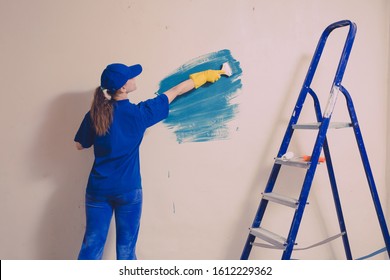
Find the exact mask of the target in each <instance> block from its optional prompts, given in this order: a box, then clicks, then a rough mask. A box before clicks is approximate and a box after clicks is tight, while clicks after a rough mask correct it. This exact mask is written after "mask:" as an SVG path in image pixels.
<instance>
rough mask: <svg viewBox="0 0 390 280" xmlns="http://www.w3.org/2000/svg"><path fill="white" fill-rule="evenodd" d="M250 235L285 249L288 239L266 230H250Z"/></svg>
mask: <svg viewBox="0 0 390 280" xmlns="http://www.w3.org/2000/svg"><path fill="white" fill-rule="evenodd" d="M249 230H250V234H252V235H254V236H256V237H258V238H260V239H262V240H264V241H267V242H268V243H270V244H273V245H275V246H276V247H283V246H285V245H286V241H287V239H286V238H284V237H282V236H280V235H277V234H276V233H273V232H271V231H269V230H266V229H264V228H261V227H259V228H250V229H249Z"/></svg>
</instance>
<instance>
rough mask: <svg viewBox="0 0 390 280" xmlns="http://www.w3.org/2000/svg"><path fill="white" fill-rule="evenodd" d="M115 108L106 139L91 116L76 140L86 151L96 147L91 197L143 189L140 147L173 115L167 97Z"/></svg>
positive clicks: (89, 187) (122, 102)
mask: <svg viewBox="0 0 390 280" xmlns="http://www.w3.org/2000/svg"><path fill="white" fill-rule="evenodd" d="M113 106H114V111H113V122H112V124H111V126H110V128H109V130H108V132H107V133H106V134H105V135H104V136H98V135H96V133H95V130H94V128H93V125H92V119H91V115H90V112H88V113H87V114H86V115H85V117H84V119H83V121H82V123H81V125H80V128H79V130H78V131H77V133H76V136H75V138H74V141H76V142H79V143H80V144H81V145H82V146H83V147H84V148H89V147H91V146H92V145H93V146H94V154H95V161H94V163H93V166H92V170H91V173H90V175H89V179H88V185H87V193H90V194H109V195H111V194H113V195H114V194H120V193H123V192H127V191H129V190H131V189H139V188H141V187H142V185H141V172H140V162H139V146H140V144H141V141H142V138H143V135H144V132H145V130H146V129H147V128H148V127H150V126H152V125H154V124H156V123H158V122H159V121H161V120H163V119H165V118H166V117H167V116H168V112H169V102H168V97H167V96H166V95H165V94H161V95H159V96H157V97H155V98H153V99H149V100H146V101H144V102H141V103H139V104H138V105H135V104H132V103H130V101H129V100H128V99H126V100H120V101H116V102H115V103H114V104H113Z"/></svg>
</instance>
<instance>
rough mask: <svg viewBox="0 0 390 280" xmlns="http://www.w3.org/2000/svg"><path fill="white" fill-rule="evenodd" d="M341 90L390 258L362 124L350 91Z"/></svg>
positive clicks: (389, 246)
mask: <svg viewBox="0 0 390 280" xmlns="http://www.w3.org/2000/svg"><path fill="white" fill-rule="evenodd" d="M340 91H341V92H342V93H343V94H344V96H345V98H346V101H347V107H348V112H349V115H350V118H351V122H352V127H353V130H354V133H355V138H356V142H357V145H358V148H359V152H360V157H361V159H362V163H363V166H364V171H365V173H366V178H367V182H368V185H369V188H370V192H371V196H372V200H373V203H374V206H375V210H376V213H377V216H378V221H379V225H380V228H381V231H382V235H383V239H384V241H385V244H386V249H387V254H388V256H389V258H390V236H389V230H388V227H387V224H386V219H385V215H384V213H383V210H382V206H381V203H380V199H379V195H378V191H377V188H376V185H375V181H374V176H373V174H372V170H371V166H370V162H369V160H368V155H367V151H366V148H365V145H364V141H363V136H362V133H361V131H360V126H359V122H358V119H357V115H356V112H355V107H354V105H353V102H352V98H351V96H350V94H349V93H348V91H347V90H346V89H345V88H344V87H341V88H340Z"/></svg>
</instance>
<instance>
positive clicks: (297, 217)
mask: <svg viewBox="0 0 390 280" xmlns="http://www.w3.org/2000/svg"><path fill="white" fill-rule="evenodd" d="M348 25H349V26H350V29H349V32H348V35H347V39H346V41H345V44H344V48H343V51H342V54H341V58H340V62H339V65H338V68H337V71H336V74H335V78H334V81H333V85H332V88H331V93H330V98H329V101H328V104H327V108H326V109H325V112H324V116H323V117H322V122H321V125H320V127H319V132H318V135H317V139H316V142H315V144H314V148H313V151H312V155H311V162H312V164H310V167H309V169H308V171H307V173H306V176H305V179H304V182H303V186H302V190H301V194H300V196H299V205H298V208H297V210H296V211H295V214H294V218H293V222H292V224H291V228H290V231H289V234H288V238H287V245H286V249H285V250H284V252H283V255H282V259H283V260H286V259H290V258H291V254H292V250H293V247H294V244H295V240H296V237H297V234H298V229H299V225H300V223H301V220H302V216H303V212H304V210H305V206H306V202H307V199H308V196H309V192H310V187H311V184H312V181H313V177H314V173H315V170H316V168H317V164H316V163H317V162H318V159H319V157H320V154H321V151H322V147H323V144H324V141H325V137H326V132H327V130H328V127H329V123H330V119H331V116H332V113H333V109H334V106H335V101H336V99H337V95H338V90H339V89H338V86H339V84H341V81H342V79H343V75H344V71H345V68H346V65H347V62H348V58H349V54H350V51H351V48H352V44H353V41H354V38H355V34H356V25H355V24H354V23H352V22H351V21H348V20H344V21H339V22H336V23H333V24H331V25H329V26H328V27H327V28H326V29H325V30H324V32H323V33H322V35H321V38H320V42H319V44H318V47H317V49H316V52H315V55H314V57H313V61H312V64H311V65H310V68H309V72H308V75H307V77H306V79H305V82H304V87H306V88H307V89H309V87H310V83H311V81H312V78H313V76H314V72H315V70H316V67H317V65H318V63H319V58H320V55H319V56H318V55H317V54H318V53H322V51H323V49H324V46H325V43H326V40H327V38H328V36H329V34H330V33H331V32H332V31H333V30H335V29H336V28H340V27H344V26H348ZM306 92H307V91H306ZM300 109H301V108H300ZM313 163H314V164H313Z"/></svg>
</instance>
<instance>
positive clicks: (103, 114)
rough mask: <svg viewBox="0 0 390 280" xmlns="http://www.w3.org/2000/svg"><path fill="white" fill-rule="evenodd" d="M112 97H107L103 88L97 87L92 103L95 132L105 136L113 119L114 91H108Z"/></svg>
mask: <svg viewBox="0 0 390 280" xmlns="http://www.w3.org/2000/svg"><path fill="white" fill-rule="evenodd" d="M108 94H109V95H110V96H111V99H107V98H106V96H105V94H104V92H103V90H102V88H101V87H97V88H96V90H95V94H94V97H93V101H92V105H91V118H92V123H93V127H94V128H95V132H96V134H97V135H99V136H103V135H105V134H106V133H107V132H108V129H109V128H110V125H111V123H112V120H113V111H114V109H113V103H114V98H113V95H114V94H115V93H114V94H113V93H111V92H108Z"/></svg>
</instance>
